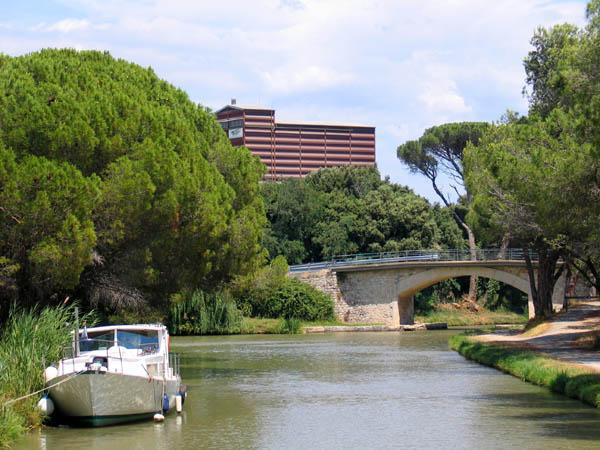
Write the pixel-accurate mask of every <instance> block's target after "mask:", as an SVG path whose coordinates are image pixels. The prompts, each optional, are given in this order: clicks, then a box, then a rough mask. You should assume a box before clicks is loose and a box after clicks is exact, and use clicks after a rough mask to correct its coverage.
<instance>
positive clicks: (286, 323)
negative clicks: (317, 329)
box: [280, 317, 302, 334]
mask: <svg viewBox="0 0 600 450" xmlns="http://www.w3.org/2000/svg"><path fill="white" fill-rule="evenodd" d="M301 329H302V322H301V321H300V319H296V318H294V317H289V318H286V319H283V321H282V325H281V330H280V333H281V334H298V333H300V330H301Z"/></svg>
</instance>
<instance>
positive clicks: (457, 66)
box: [0, 0, 586, 201]
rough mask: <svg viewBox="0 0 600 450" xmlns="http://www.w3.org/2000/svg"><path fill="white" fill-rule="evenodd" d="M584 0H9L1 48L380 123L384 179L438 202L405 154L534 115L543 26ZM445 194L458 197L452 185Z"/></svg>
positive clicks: (299, 111)
mask: <svg viewBox="0 0 600 450" xmlns="http://www.w3.org/2000/svg"><path fill="white" fill-rule="evenodd" d="M585 5H586V2H585V1H584V0H496V1H489V0H445V1H443V0H396V1H392V0H362V1H358V0H210V1H208V0H20V1H18V0H0V52H2V53H6V54H9V55H21V54H24V53H29V52H32V51H36V50H39V49H41V48H46V47H70V48H76V49H97V50H108V51H109V52H110V53H111V54H112V55H113V56H115V57H118V58H124V59H127V60H129V61H133V62H135V63H138V64H140V65H142V66H144V67H147V66H150V67H152V68H153V69H154V70H155V72H156V73H157V74H158V75H159V76H160V77H161V78H164V79H166V80H167V81H169V82H170V83H172V84H174V85H175V86H177V87H179V88H181V89H183V90H184V91H186V92H187V93H188V94H189V96H190V98H191V99H192V100H193V101H194V102H197V103H200V104H202V105H204V106H208V107H210V108H212V109H213V110H216V109H219V108H220V107H222V106H224V105H225V104H228V103H229V102H230V99H231V98H235V99H237V102H238V104H244V103H251V104H260V105H264V106H268V107H271V108H273V109H275V110H276V119H277V120H302V121H323V122H327V121H330V122H350V123H361V124H367V125H372V126H375V127H376V133H377V165H378V167H379V170H380V172H381V173H382V175H383V176H389V177H390V179H391V180H392V181H394V182H397V183H401V184H405V185H408V186H410V187H411V188H413V189H414V190H415V192H417V193H418V194H420V195H423V196H425V197H426V198H428V199H430V200H432V201H437V197H436V195H435V193H434V192H433V190H432V189H431V186H430V183H429V181H428V180H427V179H425V178H423V177H422V176H419V175H417V174H411V173H410V172H409V171H408V169H407V168H406V167H404V166H403V165H402V164H401V163H400V161H399V160H398V159H397V157H396V148H397V146H398V145H399V144H402V143H403V142H405V141H406V140H410V139H416V138H418V137H419V136H420V135H421V134H422V133H423V131H424V130H425V129H426V128H428V127H431V126H434V125H439V124H442V123H446V122H455V121H467V120H468V121H470V120H474V121H496V120H498V119H499V118H500V117H501V116H502V114H504V113H505V112H506V110H508V109H510V110H513V111H517V112H520V113H526V112H527V100H526V98H525V97H524V96H523V94H522V89H523V85H524V79H525V74H524V71H523V65H522V60H523V57H524V56H526V54H527V52H528V51H529V50H530V45H529V40H530V38H531V36H532V35H533V32H534V31H535V29H536V27H538V26H545V27H548V26H551V25H553V24H557V23H564V22H570V23H574V24H578V25H582V24H583V23H584V19H585V17H584V15H585ZM444 190H445V191H446V192H448V193H450V187H448V186H446V187H445V188H444Z"/></svg>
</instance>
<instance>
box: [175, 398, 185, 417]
mask: <svg viewBox="0 0 600 450" xmlns="http://www.w3.org/2000/svg"><path fill="white" fill-rule="evenodd" d="M175 409H176V410H177V414H181V411H182V410H183V398H182V396H181V394H177V395H176V396H175Z"/></svg>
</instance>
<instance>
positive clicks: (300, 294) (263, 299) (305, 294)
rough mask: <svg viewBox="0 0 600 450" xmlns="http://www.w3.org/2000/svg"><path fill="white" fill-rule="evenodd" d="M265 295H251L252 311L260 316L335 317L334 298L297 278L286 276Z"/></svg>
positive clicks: (321, 318)
mask: <svg viewBox="0 0 600 450" xmlns="http://www.w3.org/2000/svg"><path fill="white" fill-rule="evenodd" d="M264 294H266V295H264V296H260V295H259V296H256V297H251V298H250V302H251V304H252V313H253V315H255V316H260V317H283V318H285V319H291V318H295V319H300V320H330V319H333V300H332V299H331V297H330V296H328V295H327V294H324V293H323V292H321V291H319V290H317V289H315V288H314V287H312V286H311V285H309V284H307V283H303V282H302V281H299V280H296V279H295V278H285V279H284V280H282V281H281V283H280V285H279V286H277V287H276V288H275V289H272V290H270V291H269V292H266V293H264Z"/></svg>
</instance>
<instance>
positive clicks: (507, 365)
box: [450, 335, 600, 407]
mask: <svg viewBox="0 0 600 450" xmlns="http://www.w3.org/2000/svg"><path fill="white" fill-rule="evenodd" d="M450 348H452V349H453V350H456V351H457V352H458V353H460V354H461V355H463V356H464V357H466V358H468V359H471V360H473V361H476V362H478V363H481V364H484V365H486V366H490V367H494V368H496V369H500V370H502V371H503V372H506V373H509V374H511V375H514V376H515V377H517V378H520V379H521V380H523V381H528V382H530V383H533V384H537V385H539V386H544V387H547V388H548V389H550V390H551V391H553V392H557V393H560V394H564V395H566V396H568V397H571V398H576V399H579V400H581V401H583V402H585V403H587V404H589V405H592V406H594V407H599V406H600V374H599V373H597V372H594V371H592V370H591V369H587V368H585V367H582V366H579V365H576V364H569V363H566V362H562V361H558V360H556V359H552V358H549V357H547V356H544V355H543V354H540V353H536V352H532V351H527V350H522V349H516V348H509V347H504V346H501V345H497V344H490V343H483V342H478V341H477V340H475V339H473V338H472V337H469V336H465V335H457V336H453V337H452V338H450Z"/></svg>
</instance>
